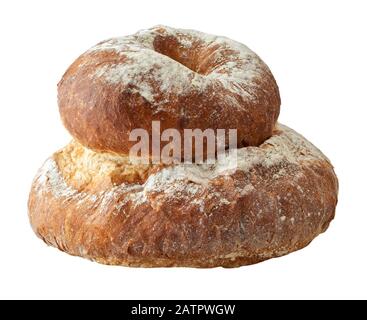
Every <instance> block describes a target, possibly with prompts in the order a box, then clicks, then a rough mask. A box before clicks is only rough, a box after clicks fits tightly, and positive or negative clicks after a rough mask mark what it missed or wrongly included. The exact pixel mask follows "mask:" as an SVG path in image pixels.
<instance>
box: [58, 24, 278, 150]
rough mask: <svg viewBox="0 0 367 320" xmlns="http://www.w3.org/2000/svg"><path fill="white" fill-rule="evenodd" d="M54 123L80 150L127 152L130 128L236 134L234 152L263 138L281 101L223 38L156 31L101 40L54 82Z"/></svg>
mask: <svg viewBox="0 0 367 320" xmlns="http://www.w3.org/2000/svg"><path fill="white" fill-rule="evenodd" d="M58 102H59V109H60V114H61V118H62V120H63V123H64V125H65V127H66V128H67V129H68V130H69V132H70V133H71V134H72V135H73V136H74V138H76V139H77V140H78V141H79V142H81V143H82V144H83V145H84V146H86V147H89V148H91V149H94V150H97V151H110V152H116V153H120V154H128V153H129V150H130V147H131V146H132V145H134V144H135V143H136V142H133V141H129V134H130V132H131V130H133V129H137V128H142V129H145V130H147V131H148V132H149V133H151V126H152V121H154V120H160V125H161V130H162V131H163V130H165V129H168V128H175V129H178V130H179V131H180V132H181V131H183V130H184V129H196V128H198V129H201V130H205V129H208V128H210V129H214V130H215V129H227V130H228V129H237V141H238V144H239V146H241V147H243V146H257V145H260V144H261V143H262V142H263V141H265V140H266V139H267V138H269V137H270V136H271V134H272V131H273V128H274V125H275V123H276V120H277V118H278V115H279V108H280V96H279V90H278V86H277V84H276V82H275V79H274V77H273V75H272V73H271V71H270V70H269V68H268V67H267V66H266V64H265V63H264V62H263V61H262V60H261V59H260V58H259V57H258V56H257V55H256V54H255V53H254V52H252V51H251V50H250V49H249V48H247V47H246V46H245V45H243V44H241V43H238V42H236V41H233V40H231V39H228V38H225V37H218V36H214V35H208V34H205V33H201V32H197V31H193V30H182V29H173V28H169V27H165V26H157V27H154V28H151V29H148V30H142V31H139V32H137V33H136V34H134V35H131V36H126V37H121V38H113V39H109V40H106V41H103V42H101V43H99V44H97V45H96V46H94V47H92V48H91V49H89V50H88V51H86V52H85V53H84V54H82V55H81V56H80V57H79V58H78V59H77V60H76V61H75V62H74V63H73V64H72V65H71V66H70V67H69V68H68V70H67V71H66V73H65V74H64V76H63V77H62V79H61V81H60V82H59V84H58Z"/></svg>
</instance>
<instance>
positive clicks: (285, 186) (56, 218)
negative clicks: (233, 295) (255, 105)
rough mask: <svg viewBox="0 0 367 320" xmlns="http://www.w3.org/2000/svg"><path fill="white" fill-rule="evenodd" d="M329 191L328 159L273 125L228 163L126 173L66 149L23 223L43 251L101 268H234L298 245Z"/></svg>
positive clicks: (317, 227) (328, 215) (319, 217)
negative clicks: (48, 247)
mask: <svg viewBox="0 0 367 320" xmlns="http://www.w3.org/2000/svg"><path fill="white" fill-rule="evenodd" d="M337 192H338V182H337V178H336V176H335V173H334V171H333V168H332V166H331V164H330V162H329V160H328V159H327V158H326V157H325V156H324V155H323V154H322V153H321V152H320V151H319V150H318V149H316V148H315V147H314V146H313V145H312V144H311V143H309V142H308V141H307V140H306V139H304V138H303V137H302V136H300V135H299V134H297V133H296V132H294V131H293V130H291V129H289V128H287V127H285V126H281V125H279V126H278V128H277V129H276V131H274V134H273V136H272V137H271V138H270V139H268V140H267V141H265V142H264V143H263V144H261V145H260V146H259V147H248V148H242V149H239V150H238V162H237V164H236V163H231V161H228V162H227V163H226V165H223V164H218V163H217V164H216V165H212V166H205V165H183V164H182V165H175V166H171V167H162V166H157V165H155V166H152V165H147V166H133V165H131V164H129V163H128V161H127V158H126V157H125V156H121V155H120V156H119V155H116V154H112V153H100V152H94V151H92V150H89V149H87V148H85V147H83V146H82V145H80V144H79V143H77V142H72V143H71V144H70V145H68V146H67V147H66V148H64V149H63V150H61V151H59V152H57V153H55V154H54V155H53V156H52V157H51V158H50V159H48V160H47V161H46V163H45V164H44V165H43V167H42V168H41V169H40V171H39V173H38V174H37V176H36V178H35V180H34V182H33V186H32V190H31V194H30V198H29V217H30V221H31V224H32V227H33V229H34V231H35V232H36V234H37V235H38V236H39V237H40V238H41V239H43V240H44V241H45V242H46V243H47V244H49V245H52V246H54V247H57V248H59V249H60V250H62V251H65V252H68V253H69V254H72V255H77V256H81V257H85V258H89V259H92V260H95V261H98V262H101V263H106V264H116V265H126V266H139V267H165V266H189V267H216V266H224V267H236V266H240V265H247V264H252V263H256V262H259V261H263V260H266V259H269V258H273V257H278V256H282V255H285V254H287V253H290V252H292V251H295V250H298V249H300V248H303V247H304V246H306V245H307V244H308V243H309V242H310V241H312V239H314V238H315V237H316V236H317V235H318V234H319V233H321V232H323V231H325V230H326V229H327V227H328V225H329V223H330V221H331V220H332V219H333V217H334V212H335V206H336V203H337Z"/></svg>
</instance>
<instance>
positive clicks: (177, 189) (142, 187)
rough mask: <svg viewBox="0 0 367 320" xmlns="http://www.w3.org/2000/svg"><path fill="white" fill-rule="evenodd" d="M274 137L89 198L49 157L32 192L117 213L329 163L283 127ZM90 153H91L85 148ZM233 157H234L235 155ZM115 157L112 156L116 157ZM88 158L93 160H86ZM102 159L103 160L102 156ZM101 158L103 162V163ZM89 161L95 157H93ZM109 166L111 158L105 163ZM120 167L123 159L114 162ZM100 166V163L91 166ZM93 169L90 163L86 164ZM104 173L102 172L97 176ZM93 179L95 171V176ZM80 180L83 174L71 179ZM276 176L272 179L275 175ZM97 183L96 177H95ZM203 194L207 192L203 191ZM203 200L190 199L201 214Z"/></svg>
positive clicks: (240, 191) (222, 201) (246, 189)
mask: <svg viewBox="0 0 367 320" xmlns="http://www.w3.org/2000/svg"><path fill="white" fill-rule="evenodd" d="M278 130H279V131H278V133H277V134H275V135H274V136H273V137H271V138H270V139H268V140H267V141H266V142H265V143H264V144H262V145H261V146H260V147H247V148H242V149H239V150H237V152H233V153H232V154H231V155H229V156H228V157H227V158H226V161H224V162H217V163H216V164H214V165H213V164H210V165H206V164H201V165H197V164H179V165H175V166H172V167H167V168H163V169H161V170H159V171H158V172H156V173H154V174H151V175H149V177H148V178H147V180H146V181H145V182H144V183H143V184H138V183H121V184H119V185H116V186H112V187H111V188H109V189H107V190H105V191H101V192H99V193H98V194H92V193H89V192H88V191H80V190H76V189H74V188H72V187H71V186H70V185H69V184H68V182H67V181H65V179H64V177H63V176H62V174H61V172H60V170H59V167H58V164H57V163H56V161H55V160H54V159H53V158H50V159H48V160H47V161H46V162H45V164H44V165H43V167H42V168H41V169H40V171H39V173H38V175H37V177H36V190H38V191H39V192H45V191H51V192H52V194H53V195H54V197H57V198H63V199H71V198H73V199H79V200H80V201H81V202H83V201H85V202H91V203H93V202H94V203H96V202H98V205H99V207H100V208H101V211H103V208H108V207H109V205H110V204H111V203H116V202H117V203H118V204H117V205H116V208H117V209H122V208H123V207H124V206H125V205H126V204H127V203H131V204H132V205H133V206H135V207H136V206H139V205H143V204H149V203H150V197H151V196H157V195H158V197H164V198H165V199H169V198H172V199H173V198H176V197H178V198H180V197H181V198H183V199H184V198H187V200H189V199H194V198H195V197H196V196H197V195H198V194H201V195H205V194H206V197H209V198H210V197H212V196H213V194H211V193H210V192H208V190H209V191H210V188H211V184H212V183H213V181H216V179H218V178H220V177H226V176H230V175H232V174H234V173H235V172H236V171H243V172H249V171H251V170H252V169H253V168H255V167H256V166H263V167H265V168H271V167H275V166H277V165H279V164H286V165H289V164H293V165H296V166H300V165H301V164H303V165H304V164H305V163H307V162H310V163H312V162H314V161H328V159H327V158H326V157H325V156H324V155H323V154H322V153H321V152H320V151H319V150H318V149H317V148H316V147H314V146H313V145H312V144H311V143H310V142H308V141H307V140H306V139H304V138H303V137H302V136H300V135H299V134H298V133H296V132H295V131H293V130H291V129H289V128H287V127H286V126H283V125H278ZM88 152H90V153H93V151H90V150H88ZM236 154H237V155H236ZM116 157H118V156H114V158H112V159H115V158H116ZM91 158H93V156H92V157H91ZM104 158H106V156H105V157H104ZM104 158H103V159H104ZM93 159H94V161H104V160H96V159H98V158H93ZM109 161H110V162H111V160H109ZM115 161H116V163H118V164H119V165H121V163H122V162H123V161H126V160H123V161H119V160H118V159H115ZM96 167H97V168H100V167H101V165H100V164H96ZM90 170H93V165H90ZM282 170H283V171H284V169H282V168H281V167H280V169H279V170H277V172H276V174H275V175H274V177H275V176H276V175H279V176H281V175H282V172H281V171H282ZM103 174H106V173H102V175H103ZM97 175H98V173H97ZM75 176H76V177H78V176H79V178H80V177H81V176H82V175H75ZM275 178H276V177H275ZM96 179H101V177H96ZM254 191H255V189H254V187H253V186H252V185H251V184H247V185H244V186H243V187H242V188H238V190H237V192H238V195H239V196H243V195H245V194H248V193H251V192H254ZM205 192H207V193H205ZM218 198H219V200H220V201H219V202H218V204H219V205H228V200H226V199H225V198H224V196H223V195H218ZM204 202H205V198H204V199H202V201H201V200H200V199H195V201H193V203H192V204H193V205H197V206H198V207H199V208H201V209H200V211H203V210H204V207H203V203H204Z"/></svg>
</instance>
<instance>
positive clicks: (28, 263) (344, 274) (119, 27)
mask: <svg viewBox="0 0 367 320" xmlns="http://www.w3.org/2000/svg"><path fill="white" fill-rule="evenodd" d="M365 3H366V2H365V1H351V0H350V1H343V2H341V1H335V0H334V1H310V0H308V1H259V0H257V1H251V2H249V1H239V0H233V1H230V0H226V1H223V0H221V1H214V0H211V1H199V0H194V1H190V0H185V1H167V0H161V1H157V0H154V1H149V0H147V1H139V0H130V1H121V0H120V1H107V0H103V1H100V2H96V1H66V0H64V1H36V0H34V1H7V2H5V1H1V2H0V34H1V38H0V90H1V91H0V113H1V118H0V119H1V126H0V130H1V133H0V134H1V135H0V136H1V157H0V161H1V163H0V170H1V176H0V181H1V182H0V187H1V189H0V195H1V200H0V206H1V208H0V298H121V299H148V298H150V299H152V298H156V299H160V298H166V299H178V298H182V299H185V298H190V299H196V298H201V299H203V298H206V299H214V298H215V299H247V298H249V299H257V298H278V299H282V298H316V299H318V298H367V292H366V290H367V289H366V286H367V279H366V275H367V272H366V270H367V256H366V254H367V250H366V245H367V225H366V222H367V206H366V200H365V199H366V197H367V195H366V191H367V190H366V189H367V188H366V181H367V176H366V171H365V169H366V130H367V128H366V127H367V126H366V115H367V111H366V110H367V104H366V101H367V98H366V96H367V22H366V21H367V18H366V17H367V7H366V5H365ZM156 24H166V25H169V26H173V27H181V28H192V29H197V30H201V31H205V32H209V33H214V34H218V35H225V36H228V37H230V38H233V39H236V40H238V41H240V42H243V43H245V44H247V45H248V46H249V47H250V48H252V49H253V50H254V51H255V52H257V53H258V54H259V55H260V56H261V57H262V58H263V59H264V61H265V62H266V63H267V64H268V65H269V66H270V68H271V70H272V71H273V73H274V75H275V78H276V79H277V82H278V84H279V87H280V92H281V97H282V109H281V116H280V121H281V122H283V123H285V124H287V125H288V126H290V127H292V128H294V129H296V130H297V131H298V132H300V133H302V134H303V135H305V136H306V137H307V138H308V139H309V140H311V141H312V142H313V143H314V144H315V145H316V146H318V147H319V148H320V149H321V150H323V152H324V153H325V154H326V155H327V156H328V157H329V158H330V159H331V160H332V162H333V164H334V166H335V168H336V172H337V174H338V176H339V180H340V197H339V204H338V207H337V215H336V219H335V220H334V222H333V223H332V224H331V226H330V228H329V230H328V231H327V232H326V233H325V234H323V235H321V236H320V237H318V238H317V239H316V240H315V241H314V242H313V243H312V244H311V245H310V246H308V247H307V248H306V249H304V250H301V251H299V252H296V253H293V254H290V255H288V256H286V257H283V258H279V259H273V260H270V261H267V262H264V263H261V264H258V265H254V266H249V267H242V268H238V269H222V268H217V269H208V270H205V269H204V270H196V269H131V268H124V267H108V266H103V265H98V264H97V263H92V262H89V261H87V260H84V259H80V258H75V257H71V256H68V255H67V254H64V253H61V252H59V251H58V250H56V249H53V248H49V247H47V246H46V245H44V244H43V243H42V242H41V241H40V240H38V238H36V237H35V235H34V234H33V232H32V230H31V228H30V226H29V223H28V218H27V197H28V192H29V188H30V184H31V181H32V178H33V176H34V174H35V172H36V170H37V169H38V167H39V166H40V165H41V164H42V162H43V161H44V160H45V159H46V158H47V157H48V156H49V155H50V154H51V153H52V152H54V151H55V150H57V149H58V148H60V147H62V146H64V145H65V144H66V143H68V141H69V140H70V136H69V134H68V133H67V131H66V130H65V129H64V128H63V127H62V124H61V121H60V119H59V115H58V109H57V100H56V94H57V93H56V84H57V82H58V80H59V79H60V78H61V76H62V74H63V72H64V71H65V69H66V68H67V67H68V66H69V64H70V63H71V62H72V61H73V60H74V59H75V58H76V57H77V56H78V55H79V54H81V53H82V52H83V51H84V50H86V49H88V48H89V47H90V46H92V45H94V44H95V43H97V42H99V41H101V40H103V39H105V38H109V37H112V36H120V35H127V34H131V33H134V32H135V31H137V30H139V29H142V28H148V27H151V26H154V25H156Z"/></svg>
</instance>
